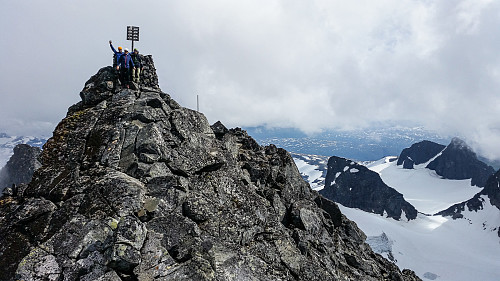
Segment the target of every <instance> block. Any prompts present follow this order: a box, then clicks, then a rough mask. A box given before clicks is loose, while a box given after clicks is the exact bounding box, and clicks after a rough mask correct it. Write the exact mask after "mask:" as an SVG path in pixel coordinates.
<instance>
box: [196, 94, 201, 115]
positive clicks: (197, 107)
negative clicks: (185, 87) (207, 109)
mask: <svg viewBox="0 0 500 281" xmlns="http://www.w3.org/2000/svg"><path fill="white" fill-rule="evenodd" d="M196 111H198V112H200V98H199V96H198V95H196Z"/></svg>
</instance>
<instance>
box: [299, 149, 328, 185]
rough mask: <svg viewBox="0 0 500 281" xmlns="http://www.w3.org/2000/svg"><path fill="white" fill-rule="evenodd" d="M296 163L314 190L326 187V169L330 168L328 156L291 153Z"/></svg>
mask: <svg viewBox="0 0 500 281" xmlns="http://www.w3.org/2000/svg"><path fill="white" fill-rule="evenodd" d="M291 154H292V157H293V160H294V161H295V165H297V167H298V168H299V171H300V174H301V175H302V177H303V178H304V179H305V180H306V181H307V182H309V184H310V185H311V188H312V189H314V190H321V189H323V188H324V187H325V177H326V171H327V169H328V167H327V164H328V158H329V157H326V156H321V155H308V154H300V153H291Z"/></svg>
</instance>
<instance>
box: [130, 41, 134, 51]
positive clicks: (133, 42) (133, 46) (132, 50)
mask: <svg viewBox="0 0 500 281" xmlns="http://www.w3.org/2000/svg"><path fill="white" fill-rule="evenodd" d="M130 52H131V53H133V52H134V40H132V49H131V50H130Z"/></svg>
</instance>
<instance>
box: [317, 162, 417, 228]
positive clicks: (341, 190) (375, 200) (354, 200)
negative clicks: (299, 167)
mask: <svg viewBox="0 0 500 281" xmlns="http://www.w3.org/2000/svg"><path fill="white" fill-rule="evenodd" d="M320 194H321V195H323V196H325V197H326V198H328V199H330V200H332V201H334V202H337V203H340V204H342V205H344V206H346V207H350V208H359V209H361V210H363V211H366V212H372V213H375V214H380V215H383V214H386V215H387V216H388V217H390V218H394V219H397V220H399V219H401V218H402V217H404V219H410V220H411V219H415V218H416V217H417V210H416V209H415V208H414V207H413V206H412V205H411V204H410V203H408V202H406V201H405V200H404V198H403V195H402V194H401V193H399V192H397V191H396V190H394V189H393V188H391V187H390V186H388V185H387V184H385V183H384V182H383V181H382V179H381V178H380V176H379V175H378V174H377V173H376V172H373V171H371V170H369V169H368V168H366V167H365V166H363V165H359V164H357V163H355V162H353V161H351V160H348V159H345V158H340V157H335V156H332V157H330V159H329V160H328V171H327V174H326V180H325V188H324V189H322V190H320Z"/></svg>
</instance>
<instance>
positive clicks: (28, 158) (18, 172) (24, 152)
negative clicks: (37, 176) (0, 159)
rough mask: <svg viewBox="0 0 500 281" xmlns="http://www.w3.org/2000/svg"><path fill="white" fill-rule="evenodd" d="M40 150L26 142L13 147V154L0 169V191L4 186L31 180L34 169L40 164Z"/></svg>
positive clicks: (9, 186)
mask: <svg viewBox="0 0 500 281" xmlns="http://www.w3.org/2000/svg"><path fill="white" fill-rule="evenodd" d="M41 151H42V150H41V149H40V148H38V147H33V146H30V145H28V144H18V145H16V146H15V147H14V154H13V155H12V156H11V157H10V159H9V161H8V162H7V164H6V165H5V166H4V167H3V168H2V169H1V170H0V193H1V192H2V190H3V189H4V188H6V187H7V188H11V187H12V186H16V185H19V184H22V183H25V184H27V183H29V182H30V181H31V177H32V176H33V173H34V172H35V170H36V169H38V168H40V167H41V166H42V164H41V163H40V161H39V160H38V156H39V155H40V153H41ZM8 192H13V191H12V190H9V191H8Z"/></svg>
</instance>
